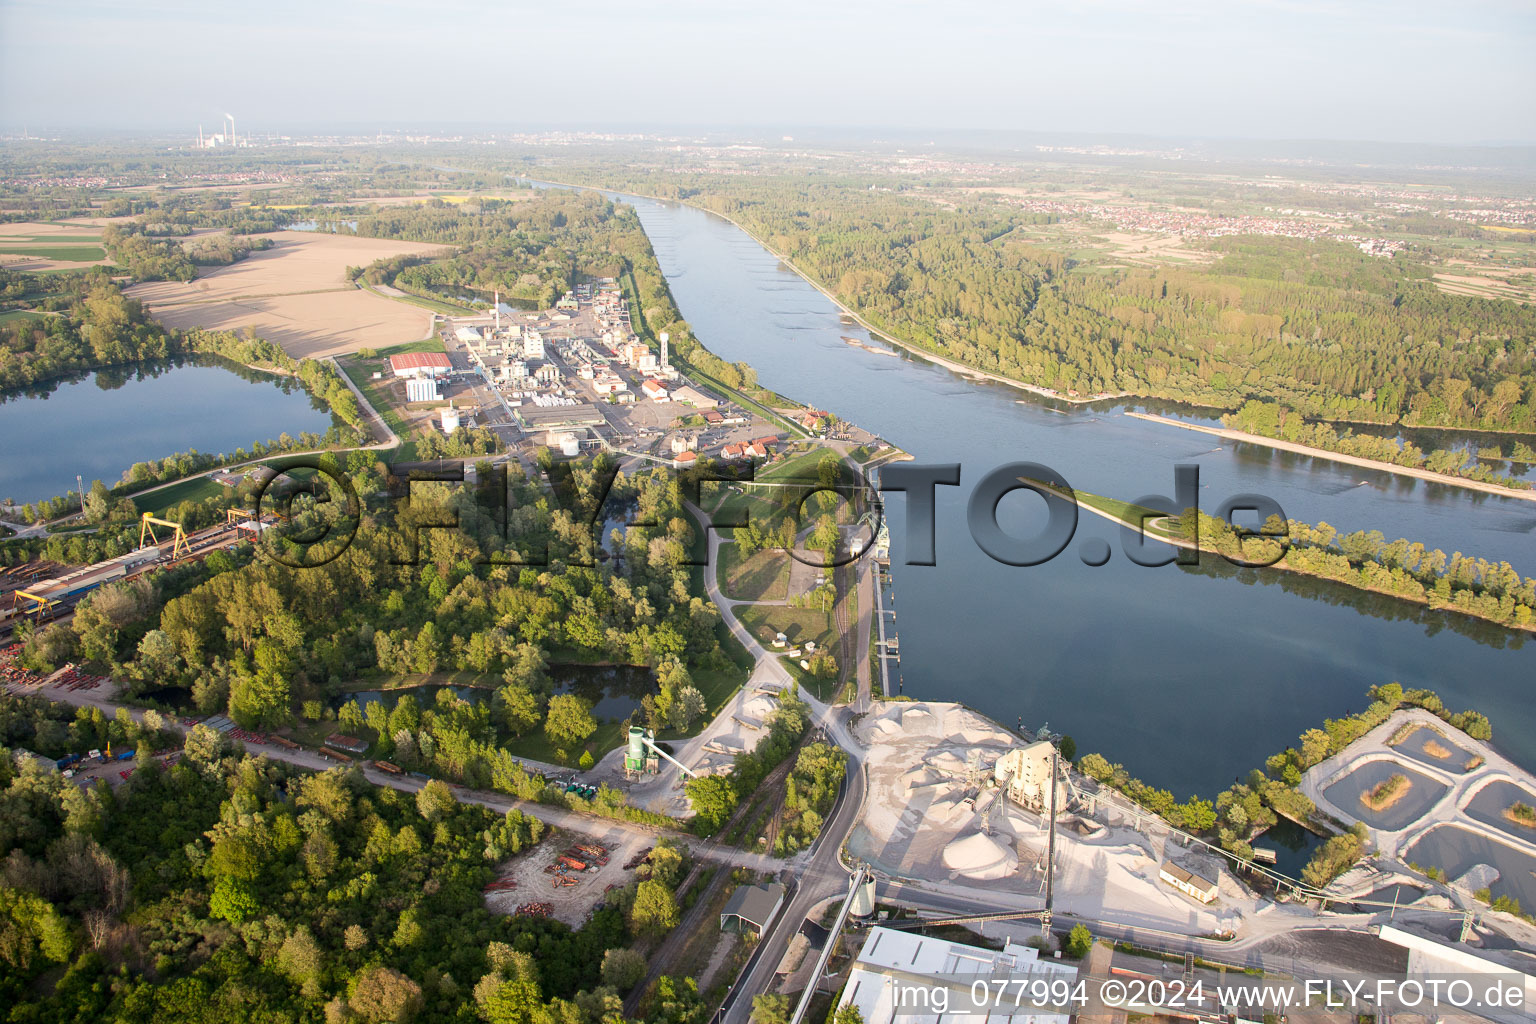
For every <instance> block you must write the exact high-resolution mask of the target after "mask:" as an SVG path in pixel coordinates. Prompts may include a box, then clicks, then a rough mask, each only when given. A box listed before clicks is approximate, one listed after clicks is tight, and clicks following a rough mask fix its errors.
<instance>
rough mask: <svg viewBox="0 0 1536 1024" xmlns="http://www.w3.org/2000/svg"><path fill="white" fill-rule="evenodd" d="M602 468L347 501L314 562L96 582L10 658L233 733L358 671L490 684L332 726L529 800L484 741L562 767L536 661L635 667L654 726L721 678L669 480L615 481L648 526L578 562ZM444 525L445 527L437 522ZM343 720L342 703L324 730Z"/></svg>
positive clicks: (653, 475) (305, 705) (561, 710)
mask: <svg viewBox="0 0 1536 1024" xmlns="http://www.w3.org/2000/svg"><path fill="white" fill-rule="evenodd" d="M343 466H345V469H343ZM332 468H333V470H334V471H335V472H336V473H338V474H340V473H343V472H346V473H347V474H348V475H349V476H350V477H351V478H352V484H353V486H354V487H355V488H356V489H357V491H358V492H359V493H362V494H371V493H374V492H376V491H378V490H381V489H382V488H384V487H385V486H386V483H387V481H389V480H390V479H391V477H390V475H389V474H388V473H387V472H386V471H385V468H384V467H383V466H382V465H378V464H376V463H374V461H373V457H372V455H371V454H370V453H366V452H354V453H352V455H351V456H349V457H348V459H347V460H346V461H345V462H343V461H341V460H335V461H333V463H332ZM611 470H612V467H611V466H608V465H606V464H604V463H601V462H599V463H592V462H590V461H587V462H583V463H581V464H578V465H576V466H575V467H574V468H573V469H572V471H571V473H570V474H569V476H568V479H567V486H566V487H564V488H557V490H556V491H555V492H554V494H553V495H551V494H550V493H549V492H547V491H545V490H544V489H543V488H541V487H540V486H538V485H537V484H536V483H535V482H533V481H530V480H527V479H525V478H523V477H521V476H520V475H517V476H514V477H513V478H512V479H510V480H509V481H508V482H507V486H508V488H509V500H507V501H506V502H505V503H502V502H499V501H498V500H497V496H496V495H494V494H492V493H488V492H487V491H486V490H485V488H487V487H492V488H493V487H495V486H497V485H496V484H493V483H487V484H486V485H484V487H482V488H481V489H479V490H472V489H469V488H460V489H450V488H449V487H448V485H444V484H433V483H425V482H420V481H414V482H412V483H411V485H410V489H409V492H408V493H409V498H408V500H404V501H401V502H398V503H393V504H389V505H384V506H380V505H377V504H376V505H375V506H374V507H370V508H368V509H366V510H365V511H364V512H363V514H362V515H361V516H360V517H359V522H358V524H357V528H356V536H355V538H353V539H352V541H351V543H350V546H348V547H346V548H345V550H342V551H339V552H336V553H335V557H333V558H331V560H329V561H323V563H322V564H318V565H315V566H314V567H311V568H307V569H305V570H303V571H295V570H293V569H290V568H288V567H287V565H284V564H279V563H278V562H275V561H274V560H273V559H272V558H269V557H258V556H257V555H256V554H255V552H253V551H251V550H250V549H249V547H248V546H247V547H242V548H239V549H236V550H235V551H234V552H220V553H217V554H216V555H213V556H210V557H209V558H208V559H206V560H204V561H203V562H201V563H193V564H189V565H188V566H185V567H180V568H177V569H175V570H171V571H167V572H163V573H160V574H157V575H156V576H155V577H154V578H153V580H152V581H150V580H138V581H134V582H132V583H129V584H122V585H116V586H112V587H108V588H105V589H103V590H101V591H99V592H97V593H95V594H93V595H92V596H90V597H89V598H88V599H87V600H85V601H83V602H82V603H81V604H80V605H79V607H78V609H77V611H76V614H75V616H74V618H73V620H72V621H70V622H69V623H55V624H52V625H46V626H44V627H42V628H41V629H39V630H38V631H37V632H36V633H34V634H30V635H28V634H27V631H26V630H25V629H24V630H23V634H22V635H23V637H24V639H25V640H26V642H25V645H24V647H23V654H22V658H23V661H24V663H26V664H28V665H29V666H32V667H34V668H36V669H39V670H44V669H49V668H52V667H57V666H59V665H62V664H64V663H65V662H68V661H79V662H83V663H86V664H90V665H93V666H96V667H98V668H99V669H101V670H103V671H104V672H108V673H110V674H111V675H113V676H114V677H116V678H118V679H119V680H121V681H122V682H123V684H124V685H125V687H126V692H127V694H128V695H129V696H130V697H132V696H137V695H142V694H146V693H148V692H150V691H153V692H154V694H155V695H156V697H157V699H158V700H160V701H162V702H169V703H171V704H172V705H175V706H179V707H190V708H195V709H196V710H198V711H199V712H201V713H204V714H210V713H214V712H221V711H222V712H226V713H228V714H229V715H230V716H231V717H233V718H234V719H235V720H236V721H238V722H240V723H241V724H242V725H245V726H248V727H252V728H255V727H261V728H274V727H280V726H284V725H289V724H299V723H302V722H303V721H318V720H320V719H321V718H323V717H324V711H323V709H324V708H325V706H326V704H327V702H328V701H330V700H331V699H332V698H333V697H335V695H337V694H338V693H341V692H342V691H343V688H344V687H346V686H347V685H348V684H352V683H354V681H355V680H358V679H368V678H377V677H380V676H385V677H387V676H391V675H395V674H420V675H422V676H431V675H432V674H433V673H436V672H439V671H452V672H467V673H472V674H474V675H475V676H476V677H478V678H480V679H482V680H484V681H485V683H486V684H488V685H491V686H493V687H494V689H495V692H494V693H493V694H491V697H492V699H491V700H488V701H486V702H485V703H482V704H475V705H470V704H468V703H467V702H464V705H463V706H462V707H460V706H457V705H452V704H451V703H450V705H445V706H438V707H434V708H431V709H428V710H426V711H420V712H418V711H417V709H416V708H415V706H414V704H413V703H406V702H404V701H402V702H401V703H400V704H397V705H396V707H395V711H394V713H393V714H392V715H387V716H385V717H384V719H383V720H378V719H375V718H374V717H373V716H374V715H375V714H377V712H375V711H372V710H368V709H361V708H359V709H356V712H355V713H356V714H357V716H358V717H357V718H355V719H352V720H350V722H349V724H351V725H354V726H356V725H360V724H363V723H364V722H366V724H368V725H370V726H373V727H374V728H375V732H376V736H375V737H374V739H375V741H376V749H377V750H378V751H379V752H380V753H381V755H383V756H400V757H402V758H405V759H407V760H409V761H412V762H414V761H415V759H416V758H418V757H419V758H420V762H421V763H422V764H423V765H429V766H432V767H434V768H435V769H438V770H440V772H441V773H443V774H446V775H447V776H448V777H452V778H457V779H462V780H463V781H465V782H467V783H470V784H472V785H478V786H482V787H485V788H499V789H503V790H504V791H509V792H514V791H517V792H519V793H520V795H523V796H525V797H526V798H530V799H532V798H537V794H536V793H531V792H527V791H524V790H525V787H526V786H527V785H529V784H530V783H528V782H527V781H526V780H525V779H523V778H521V777H520V774H519V772H520V770H519V772H514V771H513V767H514V762H513V761H512V759H511V758H510V757H509V756H507V754H506V751H505V750H504V749H502V746H503V744H504V743H506V742H509V741H511V740H512V739H514V738H515V737H517V736H520V735H522V734H523V733H524V732H525V731H527V730H528V729H529V728H530V727H531V726H533V725H535V724H536V723H538V722H541V721H542V722H544V723H545V731H546V733H548V734H549V735H550V739H551V741H552V742H555V741H558V742H556V746H558V747H559V748H560V749H559V750H558V752H557V755H558V756H561V757H569V759H570V760H571V761H572V762H574V761H575V760H577V759H578V758H579V757H580V755H581V753H582V752H583V750H584V744H585V741H587V739H588V738H589V737H590V736H591V734H592V732H593V730H594V728H595V723H583V722H582V715H581V714H579V713H578V714H571V713H570V712H571V711H573V710H579V709H571V708H569V707H563V706H562V705H565V704H566V703H567V702H565V701H562V700H561V699H560V698H559V696H558V695H557V693H556V687H555V685H554V683H553V681H552V679H551V678H550V674H549V672H548V667H549V665H550V664H551V663H554V662H617V663H620V664H627V665H639V666H647V667H649V668H651V669H654V670H655V672H656V674H657V676H658V679H659V680H661V682H662V684H663V685H662V687H661V696H659V697H658V698H656V699H657V700H662V701H664V703H663V714H664V715H665V716H666V717H667V718H668V720H670V721H671V722H672V723H673V724H674V725H681V726H683V727H687V726H688V725H691V724H692V721H691V719H690V717H689V716H688V715H686V714H676V715H675V714H673V713H672V711H671V710H670V704H671V702H672V701H674V700H681V699H686V701H687V703H689V704H692V705H693V712H692V715H693V717H697V715H698V714H699V713H700V711H701V710H702V709H701V708H700V707H699V706H698V704H699V703H700V702H698V701H697V700H696V698H693V697H688V698H684V692H685V691H686V690H687V689H689V688H692V687H694V684H693V682H692V679H691V676H690V673H697V672H700V671H704V672H708V673H713V674H717V675H718V674H725V675H730V676H734V674H735V673H736V672H737V671H738V670H737V669H736V668H735V665H734V663H733V662H732V661H731V660H730V658H729V657H728V656H727V654H726V653H725V652H723V651H722V650H721V648H720V645H719V640H718V638H717V636H716V624H717V623H718V621H719V616H718V612H717V611H716V610H715V608H714V607H713V606H712V605H711V604H710V603H709V602H708V601H706V600H704V599H703V598H701V597H698V596H694V594H693V593H692V587H691V578H690V569H689V566H688V565H687V564H686V562H687V559H688V555H689V550H690V545H691V543H692V540H693V527H692V526H691V525H690V522H689V520H688V519H687V517H686V513H685V512H684V511H683V507H682V503H681V496H680V493H679V485H678V482H677V480H676V479H675V478H674V477H673V476H672V475H671V474H669V473H668V472H666V471H665V470H661V469H657V470H652V471H651V472H649V473H644V474H632V475H625V476H619V477H618V478H617V480H616V481H615V483H614V485H613V488H612V490H611V492H609V493H608V494H607V496H606V497H607V499H608V500H609V501H611V502H614V503H620V504H625V503H628V504H632V505H633V508H634V509H635V512H636V519H637V521H639V522H643V523H649V524H652V525H649V526H631V527H630V528H629V529H628V530H626V531H625V549H624V552H623V555H624V557H623V559H622V568H616V567H615V563H614V562H613V561H611V560H607V561H605V560H599V559H598V558H597V557H596V539H595V537H594V529H593V526H592V525H591V524H592V523H593V522H594V518H593V517H594V515H595V513H596V510H597V509H598V506H599V504H600V503H601V502H602V500H603V497H604V493H603V485H604V483H605V482H606V480H607V479H608V478H609V477H611V476H612V472H611ZM484 477H485V478H486V479H489V480H494V479H495V476H494V474H491V473H489V472H487V473H485V474H484ZM610 507H619V506H618V505H615V506H610ZM323 511H324V510H323V509H317V510H311V511H309V512H300V513H298V514H296V515H295V518H294V520H293V521H292V523H290V524H288V525H287V526H286V527H284V528H283V529H278V530H273V531H269V536H272V537H274V538H276V535H278V534H281V533H283V532H284V530H287V531H292V532H294V533H298V534H303V533H304V532H305V531H308V530H310V529H311V528H313V527H314V526H315V525H316V523H317V521H318V520H317V519H316V517H318V516H320V515H321V513H322V512H323ZM338 514H339V513H338ZM455 520H457V521H458V523H459V527H458V528H457V529H444V528H442V526H443V524H449V523H453V522H454V521H455ZM269 543H270V544H274V545H279V544H282V543H283V541H282V540H281V539H271V540H267V539H264V540H263V544H269ZM178 693H179V694H180V696H179V697H178V696H177V694H178ZM380 710H382V709H380ZM353 713H354V712H349V711H348V710H347V709H345V708H344V709H343V712H342V717H343V720H344V721H348V720H347V717H346V716H347V715H349V714H353ZM551 719H554V720H555V727H554V729H551V722H550V720H551ZM573 722H574V723H575V725H572V723H573ZM401 730H405V731H406V733H407V738H406V739H402V738H401V736H400V733H401Z"/></svg>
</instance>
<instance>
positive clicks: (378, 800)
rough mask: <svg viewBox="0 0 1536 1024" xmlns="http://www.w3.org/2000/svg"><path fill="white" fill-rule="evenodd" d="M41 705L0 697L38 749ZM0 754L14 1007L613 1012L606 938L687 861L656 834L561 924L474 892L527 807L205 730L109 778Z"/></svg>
mask: <svg viewBox="0 0 1536 1024" xmlns="http://www.w3.org/2000/svg"><path fill="white" fill-rule="evenodd" d="M41 703H42V702H38V701H19V700H16V699H14V698H10V697H6V698H3V705H0V734H3V735H4V736H5V738H6V740H7V741H8V742H11V743H14V744H16V746H18V747H20V746H24V745H27V744H31V745H33V746H42V745H43V744H42V743H40V742H39V740H40V739H41V737H40V736H39V735H37V733H36V731H35V730H36V726H37V724H38V723H39V722H46V723H51V724H52V725H53V726H54V727H55V728H65V726H63V725H62V723H59V722H56V721H54V720H53V718H52V716H53V715H54V714H55V713H54V712H52V711H48V710H44V709H41V708H39V707H37V705H40V704H41ZM87 710H88V709H82V712H81V714H82V715H86V718H89V715H87V714H86V711H87ZM89 710H94V709H89ZM96 714H97V716H99V714H100V713H99V712H96ZM87 724H88V723H87ZM110 724H111V725H112V726H113V728H114V729H116V730H117V732H118V735H120V736H126V733H125V732H124V728H125V727H123V726H122V725H121V723H119V722H113V723H110ZM76 728H77V727H76V724H74V723H71V724H69V725H68V726H67V729H68V730H69V731H71V732H73V731H75V730H76ZM74 738H75V739H78V740H79V741H81V742H92V741H94V740H95V739H96V737H95V735H94V734H90V735H88V734H86V733H82V734H81V735H80V736H78V737H74ZM157 739H158V740H159V741H164V740H165V739H166V737H165V736H164V735H161V736H159V737H154V736H152V735H151V734H149V733H142V732H141V733H140V734H139V735H138V736H136V737H135V739H134V741H135V742H137V743H138V744H139V745H140V746H141V747H146V748H147V747H148V746H149V745H150V744H151V743H154V742H156V741H157ZM0 752H3V753H4V754H5V756H4V757H3V758H0V807H3V810H4V813H3V814H0V853H3V854H4V855H5V856H4V859H3V861H0V961H3V964H4V967H3V968H0V1004H3V1005H4V1007H5V1010H4V1011H3V1019H5V1020H8V1021H15V1022H43V1021H60V1020H98V1021H138V1020H155V1021H199V1022H205V1021H224V1020H228V1021H252V1020H258V1021H315V1022H319V1021H326V1022H332V1021H348V1020H352V1021H359V1022H382V1021H407V1020H412V1019H419V1020H431V1021H464V1022H470V1021H491V1022H501V1021H507V1022H512V1021H528V1020H544V1021H549V1022H553V1024H618V1022H619V1021H620V1020H621V1019H622V1016H621V1013H620V1010H619V1003H618V993H617V990H615V989H614V988H611V987H608V986H607V985H606V984H605V982H607V981H608V980H609V979H608V977H606V975H607V974H608V973H609V972H606V971H605V970H604V969H603V965H604V963H605V953H606V952H607V951H608V950H615V949H621V948H622V947H623V946H624V945H625V943H626V941H628V939H629V937H630V936H631V935H636V936H639V935H643V934H646V933H647V932H648V931H649V929H651V928H652V927H653V924H652V920H651V918H650V917H648V916H646V914H645V910H646V907H647V906H648V904H645V903H644V901H643V900H641V899H637V892H638V891H639V890H640V889H641V888H642V887H645V886H647V885H649V886H651V887H652V888H654V889H658V890H659V893H660V895H662V896H665V897H667V899H668V900H672V901H674V904H675V897H674V896H673V895H672V891H673V889H674V888H675V886H676V885H677V882H678V879H679V878H680V877H681V874H682V873H683V868H684V866H685V864H684V862H683V860H682V859H681V858H680V857H679V856H676V855H675V854H672V851H671V850H670V848H667V849H664V850H662V853H660V854H658V855H657V856H656V857H655V861H656V863H655V864H654V865H647V866H646V868H644V869H643V870H642V872H640V874H642V875H643V876H644V877H643V878H642V879H638V880H637V881H636V882H634V883H631V885H630V886H628V887H626V889H624V890H622V891H619V892H616V893H614V894H611V897H610V906H609V908H608V909H605V910H599V911H597V912H596V913H595V914H594V915H593V916H592V918H591V920H590V921H589V922H588V923H587V924H586V925H585V926H583V927H582V928H581V929H580V930H578V931H573V930H571V929H570V928H568V927H567V926H565V925H564V924H561V923H559V922H557V921H553V920H549V919H538V918H530V917H503V916H497V915H493V914H491V913H489V912H488V911H487V910H486V908H485V906H484V901H483V899H482V896H481V887H482V886H483V885H484V884H485V883H486V882H487V881H489V880H490V879H491V878H492V877H493V873H494V865H495V864H496V863H497V862H498V861H501V860H504V859H505V858H508V857H511V856H513V855H515V854H517V853H518V852H520V851H522V850H525V849H527V848H529V847H531V846H532V845H534V844H535V843H537V842H538V841H539V840H540V837H541V836H542V834H543V833H544V828H543V825H542V824H541V823H540V822H539V821H538V820H536V819H534V818H532V817H529V816H526V815H524V814H522V813H520V812H518V811H515V810H514V811H510V812H508V813H507V814H505V815H500V814H496V813H494V812H492V811H489V810H487V809H485V808H483V807H479V806H476V805H470V804H461V803H459V802H458V801H457V800H456V799H455V798H454V796H453V795H452V792H451V791H450V790H449V789H448V788H447V787H445V786H444V785H443V784H442V783H440V782H432V783H429V784H428V785H427V786H426V787H425V788H424V789H423V790H421V791H420V792H419V793H416V794H409V793H400V792H397V791H395V790H392V789H375V788H373V787H371V786H369V785H368V784H367V783H366V781H364V780H363V779H362V777H361V775H360V774H359V773H357V772H354V771H346V770H340V769H338V770H333V771H330V772H327V773H323V774H318V775H309V774H305V773H303V772H301V771H298V770H296V769H292V768H289V767H287V766H284V765H280V764H276V763H273V762H270V761H268V760H267V759H266V758H249V757H245V758H242V757H239V756H237V755H236V754H234V753H232V752H231V751H230V750H229V749H228V748H227V747H226V746H225V741H224V740H223V739H222V738H221V737H219V735H218V734H217V733H215V732H213V731H212V730H210V729H207V728H205V727H198V728H197V729H195V730H194V731H193V732H192V734H191V735H189V736H188V737H187V739H186V745H185V751H184V753H183V755H182V756H181V757H180V758H179V760H178V761H177V763H175V764H163V763H161V761H159V760H158V759H154V758H151V757H149V756H148V754H147V752H145V753H142V754H141V755H140V757H139V758H138V760H137V761H136V762H134V768H135V770H134V772H133V774H132V776H131V777H130V778H129V779H128V780H127V781H126V782H124V783H123V784H122V785H120V786H117V787H109V786H107V785H106V784H105V783H98V784H97V785H95V786H91V787H88V788H84V789H82V788H81V787H79V786H77V785H75V784H74V783H73V782H71V781H69V780H65V779H63V778H61V777H60V776H59V775H58V774H57V773H51V772H42V771H39V770H37V769H35V768H31V767H27V768H23V769H20V770H18V769H16V768H14V767H13V762H12V759H11V757H10V756H9V755H10V752H9V751H8V750H5V751H0ZM658 849H662V847H658ZM669 854H670V856H669ZM645 895H646V896H648V897H650V896H653V895H654V894H652V893H649V892H647V893H646V894H645ZM637 908H639V909H638V911H637ZM627 918H628V920H627ZM663 924H664V922H663ZM607 959H612V958H611V957H609V958H607Z"/></svg>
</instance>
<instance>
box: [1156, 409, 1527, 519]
mask: <svg viewBox="0 0 1536 1024" xmlns="http://www.w3.org/2000/svg"><path fill="white" fill-rule="evenodd" d="M1126 415H1127V416H1133V417H1135V418H1136V419H1139V420H1147V421H1148V422H1151V423H1162V424H1164V425H1166V426H1170V427H1182V428H1183V429H1185V430H1194V431H1197V432H1199V433H1202V434H1210V435H1211V436H1212V437H1219V438H1222V439H1223V440H1226V441H1241V442H1244V443H1246V444H1257V445H1263V446H1264V447H1266V448H1274V449H1276V450H1278V451H1283V452H1291V453H1292V454H1295V455H1309V456H1311V457H1312V458H1315V459H1327V460H1329V461H1330V462H1338V463H1342V464H1344V465H1346V466H1357V467H1359V468H1360V469H1374V470H1377V471H1379V472H1382V473H1394V474H1396V475H1398V476H1411V477H1413V478H1414V479H1416V480H1427V481H1429V482H1430V483H1436V484H1444V485H1446V486H1447V487H1462V488H1465V489H1466V490H1469V491H1481V492H1482V493H1484V494H1497V495H1498V496H1499V497H1501V498H1519V499H1520V500H1521V501H1536V489H1533V490H1528V491H1522V490H1520V489H1518V488H1515V487H1505V486H1503V485H1501V484H1490V483H1485V482H1484V481H1482V480H1470V479H1468V478H1467V477H1462V476H1451V475H1449V474H1447V473H1435V472H1432V471H1431V470H1427V469H1416V468H1414V467H1412V466H1397V465H1393V464H1392V463H1390V462H1380V461H1378V460H1376V459H1363V458H1361V457H1360V456H1358V455H1345V454H1344V453H1343V452H1330V451H1328V450H1327V449H1325V448H1311V447H1308V446H1307V445H1304V444H1296V443H1295V442H1293V441H1284V440H1281V439H1280V438H1278V437H1265V436H1264V435H1263V434H1250V433H1248V432H1246V431H1242V430H1231V429H1229V428H1227V427H1207V426H1205V425H1204V424H1201V423H1186V422H1184V421H1183V420H1176V419H1173V418H1171V417H1168V416H1158V415H1156V414H1155V413H1150V412H1133V411H1127V412H1126Z"/></svg>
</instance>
